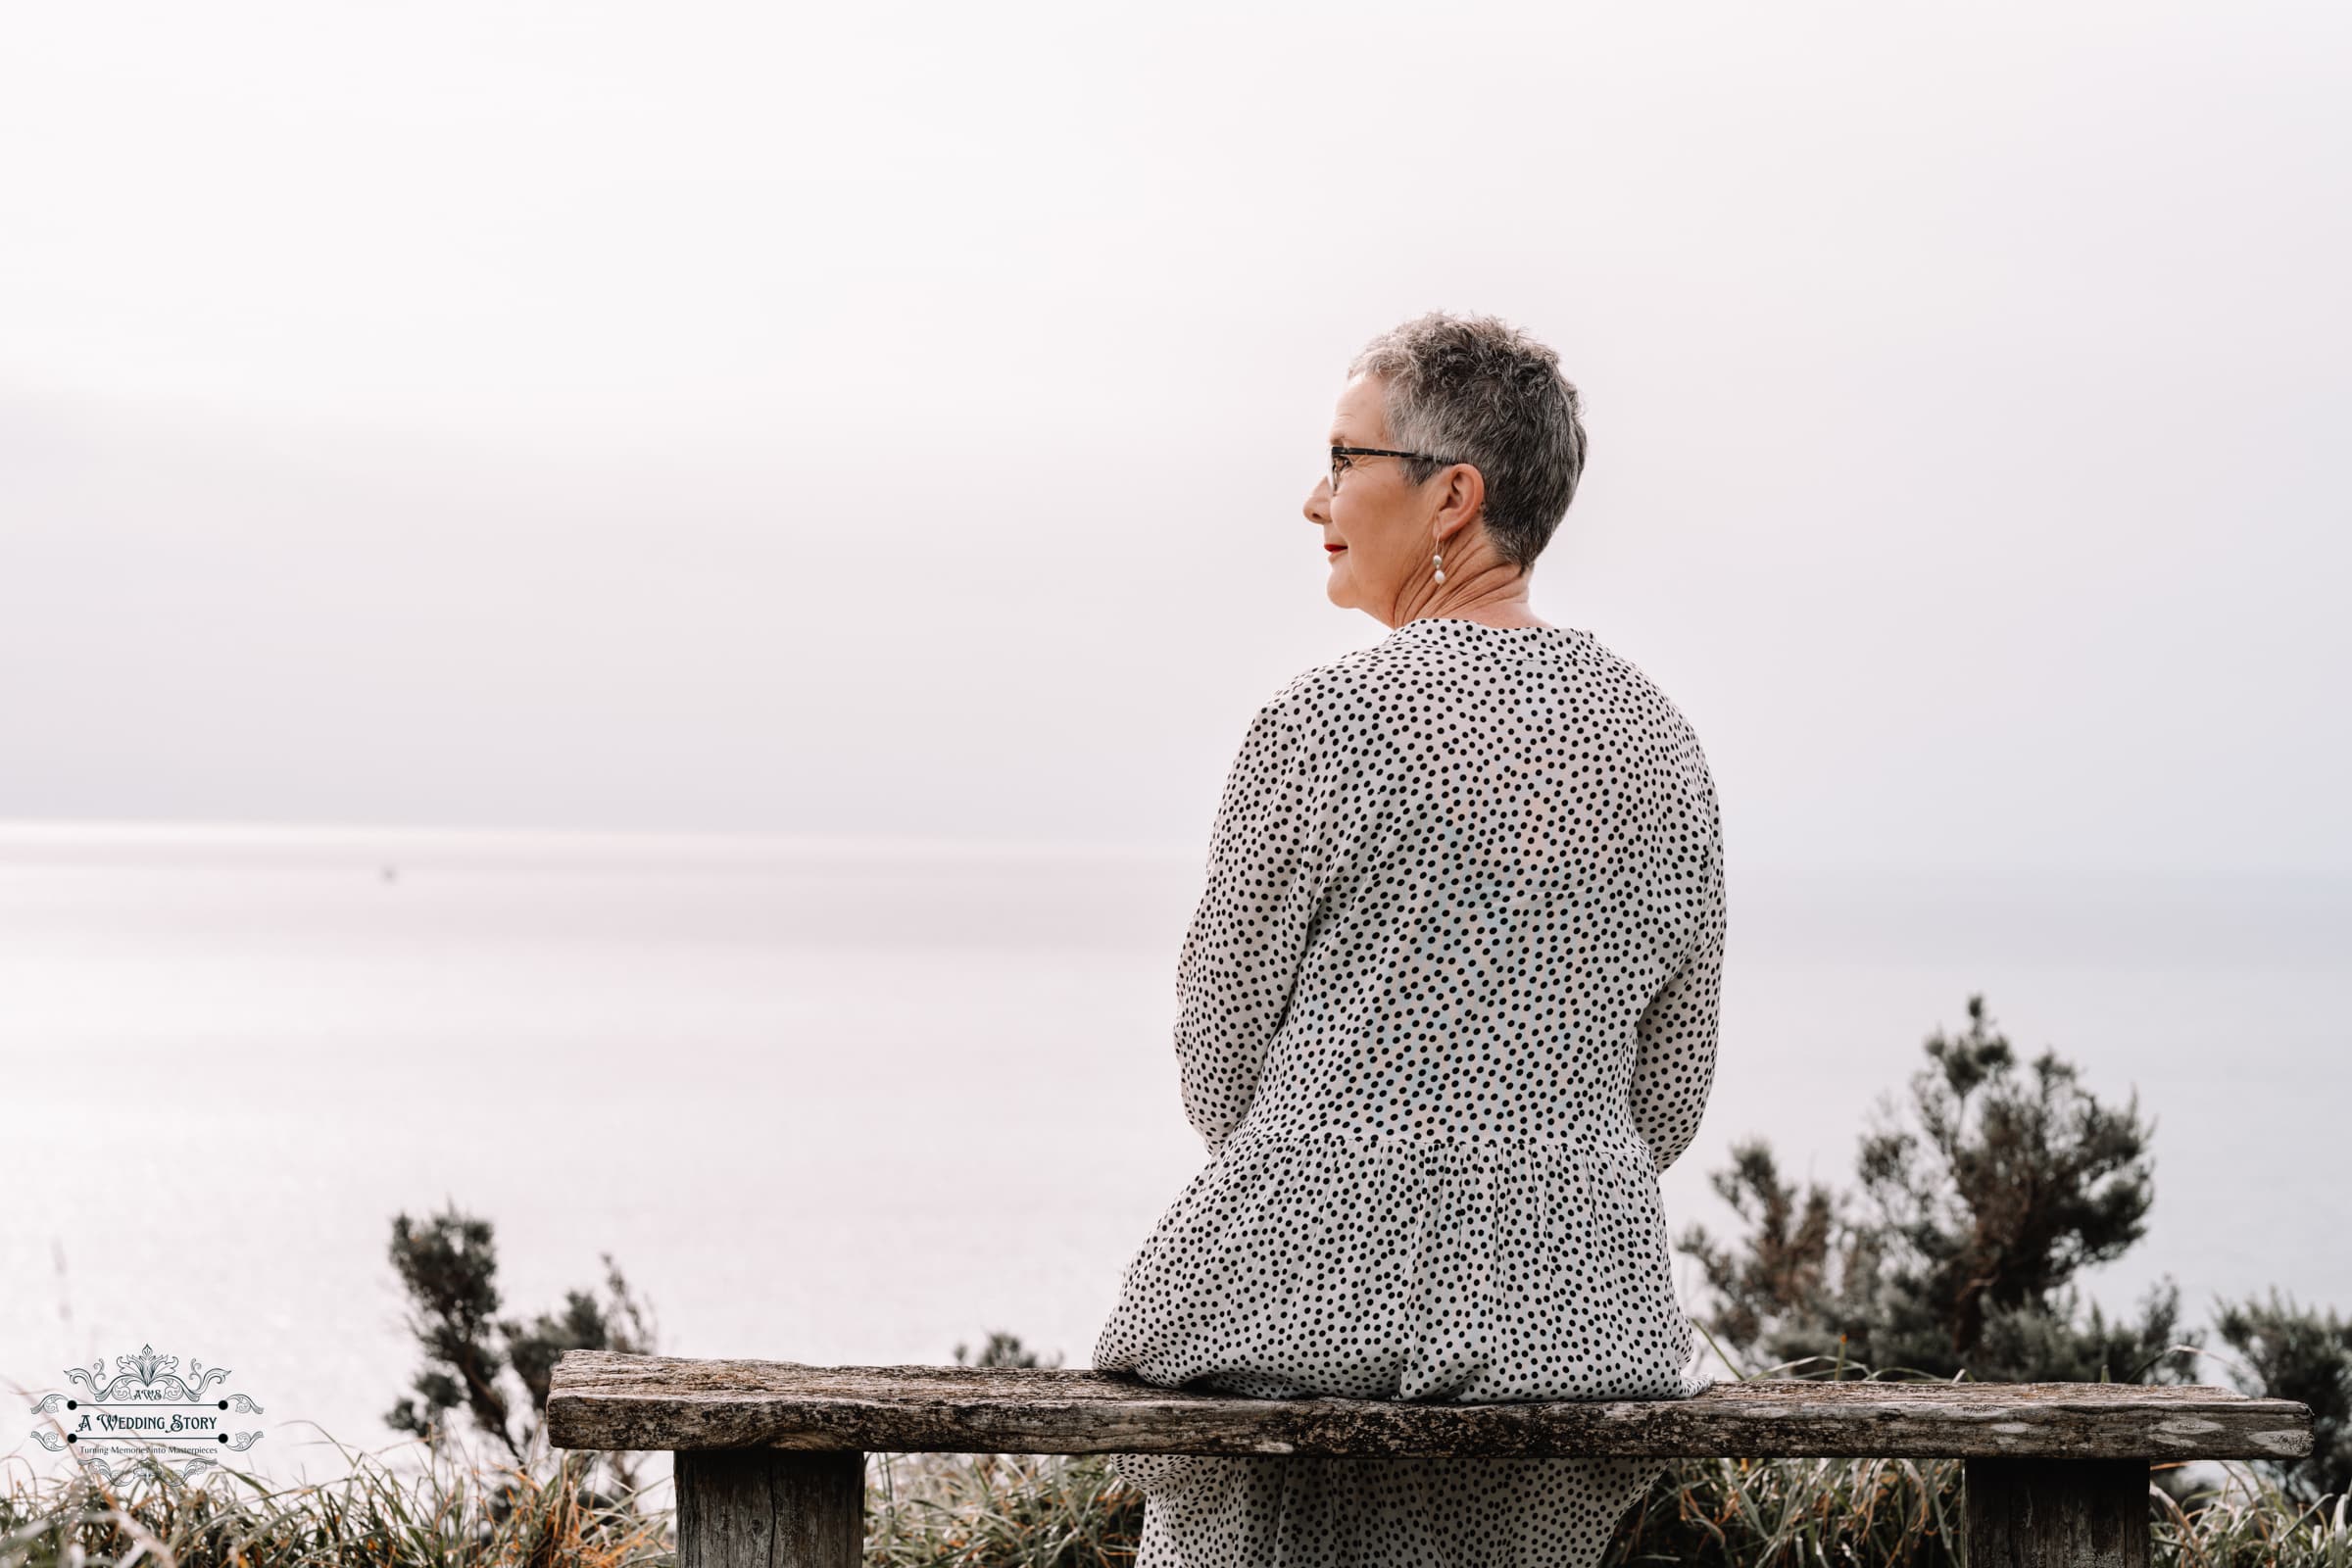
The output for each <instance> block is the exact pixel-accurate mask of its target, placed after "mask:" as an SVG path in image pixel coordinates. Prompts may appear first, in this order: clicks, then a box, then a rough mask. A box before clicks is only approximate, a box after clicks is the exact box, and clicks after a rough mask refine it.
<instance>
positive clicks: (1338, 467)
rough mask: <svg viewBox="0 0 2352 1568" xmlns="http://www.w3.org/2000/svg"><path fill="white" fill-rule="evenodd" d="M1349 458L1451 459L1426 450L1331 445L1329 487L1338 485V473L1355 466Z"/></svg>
mask: <svg viewBox="0 0 2352 1568" xmlns="http://www.w3.org/2000/svg"><path fill="white" fill-rule="evenodd" d="M1349 458H1410V459H1412V460H1413V461H1414V462H1416V463H1435V464H1437V465H1439V466H1446V464H1448V463H1450V462H1451V461H1452V460H1451V459H1449V458H1433V457H1431V456H1430V455H1429V454H1428V453H1426V452H1391V451H1390V450H1388V449H1387V448H1386V447H1333V448H1332V449H1331V487H1332V489H1334V490H1337V489H1339V487H1340V475H1341V474H1343V473H1346V472H1347V471H1348V469H1349V468H1351V467H1353V466H1355V465H1354V464H1352V463H1349V462H1348V459H1349Z"/></svg>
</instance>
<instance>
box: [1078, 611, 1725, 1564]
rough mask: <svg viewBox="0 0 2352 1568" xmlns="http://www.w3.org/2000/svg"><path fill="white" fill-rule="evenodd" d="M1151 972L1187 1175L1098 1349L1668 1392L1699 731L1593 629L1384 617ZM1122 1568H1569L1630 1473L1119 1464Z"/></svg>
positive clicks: (1212, 1376)
mask: <svg viewBox="0 0 2352 1568" xmlns="http://www.w3.org/2000/svg"><path fill="white" fill-rule="evenodd" d="M1207 870H1208V876H1207V887H1206V891H1205V892H1204V893H1203V894H1202V896H1201V902H1200V905H1199V907H1198V908H1197V910H1196V912H1195V913H1194V916H1193V920H1192V924H1191V927H1190V929H1189V931H1188V932H1187V934H1186V937H1185V941H1184V949H1183V954H1182V956H1181V958H1180V959H1179V961H1178V966H1177V987H1176V990H1177V1000H1178V1016H1177V1021H1176V1056H1177V1062H1178V1067H1179V1076H1180V1081H1181V1085H1182V1092H1183V1098H1184V1108H1185V1113H1186V1115H1187V1116H1188V1118H1189V1119H1190V1120H1191V1122H1192V1124H1193V1126H1194V1127H1195V1128H1197V1129H1198V1130H1199V1131H1200V1133H1201V1137H1202V1139H1203V1140H1205V1142H1206V1143H1207V1146H1208V1151H1209V1160H1208V1163H1207V1166H1206V1167H1205V1168H1204V1169H1203V1170H1202V1171H1201V1174H1200V1175H1198V1176H1196V1177H1195V1178H1194V1179H1193V1180H1192V1182H1191V1183H1190V1184H1189V1185H1188V1186H1186V1188H1185V1189H1184V1191H1183V1192H1182V1193H1181V1194H1179V1195H1178V1196H1177V1199H1176V1201H1175V1202H1174V1204H1173V1205H1171V1206H1170V1208H1169V1209H1168V1211H1167V1213H1166V1214H1165V1215H1164V1216H1163V1217H1162V1218H1161V1220H1160V1222H1159V1224H1158V1225H1157V1226H1156V1227H1155V1228H1154V1229H1153V1230H1152V1235H1151V1236H1150V1238H1149V1239H1148V1240H1146V1242H1145V1243H1144V1245H1143V1248H1142V1250H1140V1251H1139V1252H1138V1253H1137V1254H1136V1257H1135V1260H1134V1262H1133V1263H1132V1264H1130V1265H1129V1267H1128V1270H1127V1274H1126V1278H1125V1282H1124V1285H1123V1287H1122V1289H1121V1291H1120V1296H1119V1300H1118V1304H1117V1306H1116V1307H1115V1308H1114V1309H1113V1311H1112V1313H1111V1317H1110V1320H1109V1322H1108V1323H1106V1324H1105V1325H1104V1326H1103V1332H1102V1336H1101V1339H1100V1340H1099V1342H1098V1343H1097V1345H1096V1348H1095V1364H1096V1365H1097V1366H1098V1367H1103V1368H1123V1369H1127V1370H1131V1371H1133V1372H1135V1373H1136V1374H1138V1375H1139V1376H1141V1377H1143V1378H1145V1379H1147V1380H1149V1381H1151V1382H1153V1383H1157V1384H1163V1385H1169V1386H1174V1385H1178V1384H1195V1385H1196V1386H1200V1387H1206V1388H1213V1389H1220V1390H1223V1391H1226V1392H1228V1393H1234V1394H1244V1395H1253V1396H1257V1397H1269V1398H1284V1397H1305V1396H1311V1395H1341V1396H1349V1397H1359V1398H1387V1399H1430V1400H1462V1401H1479V1400H1501V1399H1557V1398H1619V1399H1623V1398H1657V1399H1666V1398H1681V1397H1689V1396H1691V1395H1693V1394H1696V1393H1697V1392H1698V1391H1699V1390H1700V1389H1701V1388H1703V1387H1704V1386H1705V1385H1706V1381H1707V1380H1706V1378H1705V1377H1704V1376H1703V1374H1700V1373H1698V1372H1697V1371H1696V1370H1695V1365H1694V1357H1693V1353H1692V1344H1691V1329H1690V1324H1689V1321H1688V1319H1686V1318H1685V1316H1684V1314H1683V1311H1682V1308H1681V1306H1680V1305H1679V1303H1678V1302H1677V1300H1676V1299H1675V1294H1674V1284H1673V1278H1672V1274H1671V1265H1670V1260H1669V1256H1668V1251H1667V1238H1666V1224H1665V1219H1664V1216H1663V1214H1662V1212H1661V1210H1660V1207H1659V1201H1658V1172H1659V1171H1660V1170H1662V1169H1663V1168H1665V1166H1666V1165H1667V1164H1668V1163H1670V1162H1671V1161H1672V1160H1673V1159H1674V1158H1675V1156H1676V1155H1678V1154H1680V1153H1681V1152H1683V1150H1684V1149H1685V1148H1686V1147H1687V1146H1688V1145H1689V1144H1690V1142H1691V1135H1692V1133H1693V1132H1694V1131H1695V1130H1696V1129H1697V1126H1698V1119H1699V1113H1700V1110H1701V1109H1702V1107H1703V1106H1704V1104H1705V1103H1706V1097H1707V1089H1708V1085H1709V1083H1710V1082H1711V1081H1712V1079H1713V1076H1714V1061H1715V1034H1716V1015H1717V1000H1718V996H1719V994H1720V982H1721V976H1722V967H1723V947H1724V930H1725V911H1724V878H1723V839H1722V826H1721V818H1720V815H1719V812H1718V809H1717V806H1716V799H1715V787H1714V782H1713V779H1712V778H1711V776H1710V775H1709V773H1708V770H1707V764H1706V759H1705V757H1704V756H1703V755H1702V754H1701V752H1700V750H1699V745H1698V739H1697V737H1696V736H1695V735H1694V734H1692V733H1691V726H1690V724H1689V723H1688V722H1686V721H1685V719H1684V718H1683V716H1682V714H1681V713H1680V712H1679V711H1676V709H1675V708H1674V706H1673V705H1672V704H1671V703H1669V702H1668V701H1667V700H1666V698H1665V696H1664V694H1662V693H1661V692H1660V691H1659V690H1658V689H1657V688H1656V687H1655V686H1653V685H1652V684H1651V683H1650V682H1649V680H1648V678H1647V677H1646V676H1644V675H1643V674H1642V672H1641V671H1640V670H1638V669H1636V668H1635V667H1634V666H1633V665H1632V664H1629V663H1628V662H1625V661H1624V660H1622V659H1620V658H1618V657H1617V656H1616V655H1614V654H1612V653H1610V652H1609V651H1608V650H1607V649H1605V648H1603V647H1602V646H1600V644H1599V643H1598V642H1597V641H1595V640H1594V638H1593V635H1592V634H1591V633H1590V632H1586V631H1579V630H1575V629H1573V628H1567V627H1556V626H1518V627H1496V626H1487V625H1483V624H1481V623H1479V622H1476V621H1470V620H1461V619H1455V618H1450V617H1427V618H1423V619H1420V620H1413V621H1407V622H1406V623H1405V624H1403V625H1401V626H1399V627H1397V628H1396V629H1395V630H1394V631H1392V632H1391V633H1390V634H1389V635H1388V636H1387V637H1385V638H1383V639H1382V640H1381V641H1380V642H1379V643H1377V644H1375V645H1374V646H1372V647H1370V648H1366V649H1363V650H1360V651H1359V652H1356V653H1353V654H1349V655H1348V656H1347V657H1346V658H1343V659H1340V660H1338V661H1336V662H1332V663H1329V664H1323V665H1318V666H1316V667H1314V668H1312V669H1309V670H1307V671H1305V672H1304V673H1302V674H1300V675H1299V676H1298V677H1297V678H1296V679H1294V680H1292V681H1291V682H1290V684H1288V685H1287V686H1285V687H1284V688H1283V689H1282V690H1281V691H1280V692H1279V693H1277V694H1276V695H1275V697H1274V698H1273V700H1272V701H1270V702H1268V703H1267V704H1265V706H1264V707H1263V708H1261V709H1260V710H1259V711H1258V713H1257V716H1256V718H1255V719H1254V720H1253V721H1252V722H1251V724H1250V731H1249V734H1248V736H1247V738H1246V739H1245V740H1244V741H1243V743H1242V749H1241V754H1240V756H1239V757H1238V758H1236V759H1235V760H1234V763H1233V767H1232V770H1231V772H1230V773H1229V775H1228V776H1227V778H1226V782H1225V789H1224V794H1223V798H1222V801H1221V802H1220V804H1219V806H1218V809H1217V817H1216V824H1215V827H1214V829H1213V830H1212V832H1211V835H1210V849H1209V858H1208V867H1207ZM1115 1463H1116V1465H1117V1468H1118V1469H1119V1471H1120V1473H1121V1474H1122V1475H1124V1476H1126V1477H1127V1478H1128V1479H1130V1480H1131V1481H1133V1482H1135V1483H1136V1484H1137V1485H1138V1486H1140V1487H1142V1488H1143V1489H1144V1492H1145V1494H1146V1497H1147V1504H1146V1507H1145V1522H1144V1539H1143V1548H1142V1553H1141V1555H1140V1557H1139V1559H1138V1565H1139V1568H1176V1565H1182V1568H1383V1565H1396V1568H1434V1565H1439V1564H1446V1565H1453V1564H1497V1565H1499V1564H1510V1565H1513V1568H1534V1565H1538V1564H1542V1565H1546V1568H1553V1565H1556V1568H1586V1565H1588V1564H1590V1563H1592V1562H1593V1560H1594V1559H1595V1558H1596V1557H1597V1556H1598V1555H1599V1553H1600V1551H1601V1549H1602V1548H1603V1547H1604V1546H1605V1545H1606V1544H1607V1542H1608V1538H1609V1535H1610V1533H1611V1531H1612V1529H1613V1528H1614V1526H1615V1525H1616V1522H1617V1520H1618V1518H1619V1516H1620V1515H1621V1514H1622V1513H1623V1512H1624V1510H1625V1509H1626V1507H1627V1505H1628V1504H1630V1503H1631V1502H1632V1501H1633V1500H1634V1499H1635V1498H1636V1497H1637V1496H1638V1495H1640V1493H1641V1491H1642V1488H1644V1487H1645V1486H1647V1485H1648V1483H1649V1481H1650V1480H1651V1478H1652V1477H1654V1476H1655V1474H1656V1473H1657V1471H1658V1469H1659V1466H1658V1464H1657V1463H1656V1462H1655V1461H1651V1460H1604V1459H1458V1460H1455V1459H1444V1460H1440V1459H1329V1458H1314V1457H1304V1456H1282V1457H1265V1458H1257V1457H1251V1458H1206V1457H1190V1456H1181V1455H1152V1456H1139V1455H1130V1456H1127V1457H1123V1458H1120V1459H1118V1460H1116V1461H1115Z"/></svg>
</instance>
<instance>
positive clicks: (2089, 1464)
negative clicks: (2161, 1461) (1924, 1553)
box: [1966, 1459, 2148, 1568]
mask: <svg viewBox="0 0 2352 1568" xmlns="http://www.w3.org/2000/svg"><path fill="white" fill-rule="evenodd" d="M1966 1478H1967V1509H1968V1568H2147V1564H2148V1462H2147V1461H2146V1460H2145V1459H1971V1460H1969V1461H1968V1469H1967V1472H1966Z"/></svg>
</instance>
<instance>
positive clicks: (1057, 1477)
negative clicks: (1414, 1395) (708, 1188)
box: [0, 1447, 2352, 1568]
mask: <svg viewBox="0 0 2352 1568" xmlns="http://www.w3.org/2000/svg"><path fill="white" fill-rule="evenodd" d="M345 1451H346V1455H347V1458H349V1459H350V1461H351V1463H352V1469H351V1473H350V1475H349V1476H348V1477H347V1478H345V1479H343V1480H339V1481H334V1482H325V1483H312V1484H307V1485H302V1486H296V1487H290V1488H284V1489H275V1490H273V1489H271V1488H270V1486H268V1485H267V1484H266V1483H264V1482H262V1481H260V1480H259V1479H257V1478H255V1477H252V1476H250V1475H247V1474H244V1473H242V1472H238V1471H233V1470H222V1471H220V1472H214V1473H211V1474H209V1475H206V1476H204V1477H201V1478H200V1479H199V1480H198V1481H196V1482H184V1481H181V1480H179V1479H178V1478H177V1477H176V1476H173V1475H172V1474H171V1473H170V1472H169V1471H165V1472H162V1473H160V1474H157V1473H154V1472H147V1473H143V1474H140V1475H137V1476H134V1477H132V1478H131V1479H129V1480H127V1481H126V1482H124V1483H123V1484H122V1485H119V1486H108V1485H104V1484H100V1483H96V1482H94V1481H91V1480H87V1479H81V1478H75V1477H59V1478H49V1479H42V1480H38V1481H26V1480H25V1479H23V1478H12V1481H11V1485H10V1487H9V1490H8V1492H7V1493H6V1495H0V1568H216V1565H218V1568H313V1565H317V1568H329V1565H333V1568H411V1565H415V1568H556V1565H564V1568H575V1565H576V1568H673V1565H674V1563H675V1561H676V1544H675V1542H674V1540H673V1538H672V1535H671V1514H670V1511H669V1509H668V1508H667V1507H666V1506H658V1505H656V1504H655V1503H654V1502H653V1501H652V1500H651V1499H650V1497H648V1496H647V1495H645V1493H644V1492H616V1493H614V1494H603V1493H600V1492H598V1491H597V1490H596V1489H595V1488H594V1487H592V1486H591V1485H590V1474H591V1471H590V1465H589V1456H586V1455H578V1454H573V1455H564V1456H560V1457H557V1458H553V1459H547V1460H544V1461H534V1462H533V1463H532V1464H531V1465H529V1466H527V1467H512V1466H500V1467H493V1468H483V1467H478V1466H472V1465H467V1464H462V1463H457V1462H453V1461H450V1460H448V1459H446V1458H433V1459H431V1460H430V1461H429V1462H427V1463H425V1464H423V1465H422V1466H421V1467H420V1468H418V1469H416V1470H413V1471H408V1470H395V1469H394V1468H392V1467H391V1466H389V1465H387V1464H386V1463H385V1462H384V1461H383V1460H382V1459H380V1458H379V1457H377V1456H374V1455H368V1454H360V1455H356V1456H355V1455H351V1454H350V1452H349V1450H345ZM417 1452H418V1453H419V1455H420V1456H421V1455H422V1450H421V1448H420V1447H418V1448H417ZM2222 1470H2223V1475H2224V1483H2223V1485H2222V1487H2221V1489H2220V1490H2218V1491H2215V1492H2212V1493H2209V1494H2207V1495H2202V1496H2199V1497H2196V1498H2192V1499H2191V1500H2190V1501H2189V1502H2188V1504H2187V1505H2186V1506H2185V1507H2184V1506H2183V1505H2182V1504H2180V1503H2179V1502H2176V1501H2174V1500H2173V1499H2172V1498H2171V1497H2169V1496H2166V1495H2163V1494H2161V1493H2155V1494H2152V1495H2151V1508H2152V1509H2153V1510H2154V1515H2153V1517H2154V1530H2155V1562H2156V1563H2157V1564H2159V1565H2161V1568H2352V1519H2348V1518H2347V1512H2346V1505H2345V1503H2344V1501H2343V1500H2342V1499H2340V1498H2338V1499H2331V1501H2330V1502H2329V1503H2328V1504H2327V1505H2324V1506H2313V1507H2309V1508H2305V1507H2299V1506H2298V1505H2296V1504H2295V1503H2294V1502H2292V1501H2291V1500H2290V1499H2288V1498H2286V1497H2285V1496H2283V1495H2281V1494H2279V1492H2278V1490H2277V1489H2276V1488H2275V1487H2271V1486H2269V1485H2267V1484H2265V1483H2263V1482H2262V1481H2260V1480H2259V1479H2258V1478H2257V1477H2255V1476H2254V1475H2253V1474H2252V1473H2251V1472H2249V1471H2247V1470H2245V1469H2244V1468H2242V1467H2239V1466H2234V1465H2232V1466H2225V1467H2222ZM645 1490H646V1491H651V1490H652V1489H650V1488H649V1489H645ZM1142 1520H1143V1499H1142V1497H1141V1496H1140V1495H1137V1494H1136V1493H1135V1492H1134V1491H1133V1490H1132V1489H1130V1488H1128V1487H1126V1486H1125V1485H1123V1484H1122V1483H1121V1482H1120V1481H1119V1480H1118V1478H1117V1477H1115V1476H1114V1475H1112V1474H1111V1473H1110V1470H1109V1466H1108V1463H1107V1461H1105V1460H1103V1459H1100V1458H1076V1459H1060V1458H1050V1457H1013V1456H1005V1455H995V1454H977V1455H942V1454H895V1455H884V1454H877V1455H874V1456H872V1458H871V1459H870V1460H869V1461H868V1467H867V1492H866V1525H867V1535H866V1552H865V1556H866V1561H867V1563H868V1564H870V1565H873V1568H916V1565H924V1564H938V1565H941V1568H1016V1565H1017V1568H1126V1565H1128V1564H1131V1563H1132V1562H1133V1561H1134V1558H1135V1543H1136V1537H1137V1533H1138V1531H1139V1530H1140V1528H1141V1525H1142ZM1960 1520H1961V1511H1960V1465H1959V1464H1958V1462H1957V1461H1948V1460H1941V1461H1927V1462H1913V1461H1909V1460H1842V1459H1839V1460H1826V1459H1825V1460H1804V1459H1782V1460H1736V1459H1722V1460H1689V1461H1683V1462H1680V1463H1676V1464H1672V1465H1669V1466H1667V1467H1666V1469H1665V1472H1664V1474H1663V1475H1661V1476H1660V1478H1659V1480H1658V1482H1657V1483H1656V1484H1655V1485H1654V1486H1653V1487H1652V1488H1651V1489H1650V1491H1649V1494H1648V1495H1647V1496H1646V1497H1644V1499H1643V1500H1642V1503H1641V1504H1640V1505H1639V1506H1638V1507H1637V1508H1636V1509H1635V1510H1634V1511H1633V1513H1631V1514H1630V1515H1628V1517H1627V1519H1626V1521H1625V1524H1624V1526H1623V1528H1621V1529H1620V1530H1619V1532H1618V1537H1617V1540H1616V1542H1615V1544H1613V1545H1612V1547H1611V1549H1610V1552H1609V1555H1608V1558H1607V1562H1608V1563H1609V1564H1610V1565H1611V1568H1622V1565H1628V1564H1635V1563H1653V1562H1676V1563H1713V1564H1721V1565H1724V1568H1735V1565H1736V1568H1842V1565H1848V1564H1850V1565H1856V1568H1879V1565H1885V1568H1933V1565H1943V1564H1953V1565H1960V1564H1964V1563H1965V1561H1966V1557H1965V1550H1964V1544H1963V1542H1962V1539H1961V1530H1960Z"/></svg>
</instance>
